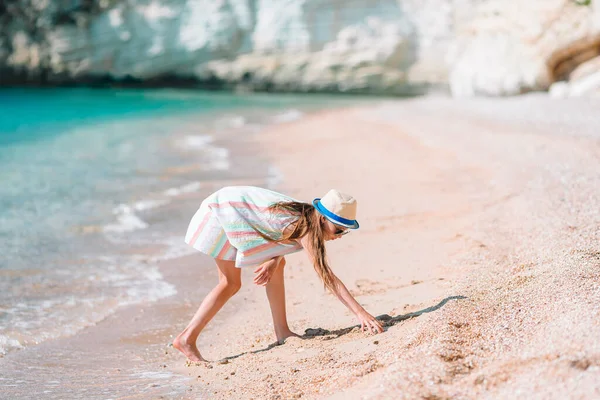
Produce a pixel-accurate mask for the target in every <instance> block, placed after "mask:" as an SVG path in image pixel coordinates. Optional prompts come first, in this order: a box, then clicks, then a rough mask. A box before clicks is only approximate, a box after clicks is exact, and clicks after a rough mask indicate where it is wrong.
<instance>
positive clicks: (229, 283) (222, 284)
mask: <svg viewBox="0 0 600 400" xmlns="http://www.w3.org/2000/svg"><path fill="white" fill-rule="evenodd" d="M215 262H216V263H217V267H218V269H219V283H218V284H217V286H215V288H214V289H213V290H211V291H210V293H209V294H208V295H207V296H206V297H205V298H204V300H202V303H201V304H200V307H199V308H198V311H196V314H194V317H193V318H192V320H191V321H190V323H189V324H188V326H187V327H186V328H185V329H184V330H183V332H181V333H180V334H179V335H178V336H177V338H175V340H174V341H173V347H175V348H176V349H177V350H179V351H181V352H182V353H183V354H184V355H185V356H186V357H187V358H189V359H190V360H191V361H206V360H205V359H204V358H202V355H200V351H199V350H198V347H196V340H197V339H198V335H200V332H202V329H204V327H205V326H206V324H208V322H209V321H210V320H211V319H212V318H213V317H214V316H215V315H216V314H217V312H218V311H219V310H220V309H221V307H223V305H224V304H225V303H226V302H227V300H229V299H230V298H231V296H233V295H234V294H235V293H237V291H238V290H240V287H241V286H242V280H241V271H240V269H239V268H236V266H235V261H225V260H217V259H215Z"/></svg>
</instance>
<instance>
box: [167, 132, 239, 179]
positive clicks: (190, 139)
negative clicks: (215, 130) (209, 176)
mask: <svg viewBox="0 0 600 400" xmlns="http://www.w3.org/2000/svg"><path fill="white" fill-rule="evenodd" d="M213 142H214V138H213V137H212V136H208V135H188V136H185V137H183V138H182V139H180V140H179V141H178V142H177V145H178V146H179V147H180V148H181V149H183V150H185V151H188V152H189V151H194V152H200V153H201V154H202V155H201V158H202V159H203V160H205V161H206V164H205V165H204V168H206V169H209V170H217V171H223V170H228V169H229V167H230V162H229V150H227V149H226V148H223V147H219V146H215V145H213V144H212V143H213Z"/></svg>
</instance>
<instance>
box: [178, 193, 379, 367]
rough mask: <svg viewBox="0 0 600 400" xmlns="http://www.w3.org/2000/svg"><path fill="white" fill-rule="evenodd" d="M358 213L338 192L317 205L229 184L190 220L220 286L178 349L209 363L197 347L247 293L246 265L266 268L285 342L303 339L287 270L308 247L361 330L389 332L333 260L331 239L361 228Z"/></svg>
mask: <svg viewBox="0 0 600 400" xmlns="http://www.w3.org/2000/svg"><path fill="white" fill-rule="evenodd" d="M355 217H356V200H355V199H354V198H353V197H351V196H348V195H346V194H343V193H340V192H338V191H337V190H331V191H329V192H328V193H327V194H326V195H325V196H324V197H323V198H322V199H315V200H314V201H313V203H312V204H309V203H303V202H299V201H296V200H294V199H292V198H291V197H288V196H285V195H283V194H280V193H276V192H273V191H271V190H267V189H262V188H257V187H251V186H235V187H226V188H223V189H220V190H219V191H217V192H215V193H213V194H212V195H210V196H209V197H207V198H206V199H205V200H204V201H203V202H202V204H201V205H200V208H199V209H198V211H197V212H196V214H195V215H194V217H193V218H192V221H191V222H190V225H189V227H188V231H187V234H186V236H185V242H186V243H188V244H189V245H190V246H192V247H194V248H195V249H197V250H199V251H201V252H203V253H206V254H208V255H210V256H212V257H213V258H214V259H215V262H216V264H217V268H218V272H219V283H218V284H217V286H216V287H215V288H214V289H213V290H212V291H211V292H210V293H209V294H208V295H207V296H206V298H205V299H204V300H203V301H202V303H201V304H200V307H199V308H198V311H196V314H195V315H194V317H193V318H192V320H191V321H190V323H189V324H188V326H187V327H186V328H185V329H184V330H183V332H181V333H180V334H179V335H178V336H177V338H176V339H175V340H174V341H173V346H174V347H175V348H176V349H178V350H179V351H181V352H182V353H183V354H185V355H186V356H187V358H188V359H190V360H191V361H206V360H205V359H204V358H203V357H202V355H201V354H200V351H199V350H198V348H197V347H196V340H197V339H198V335H199V334H200V332H201V331H202V329H204V327H205V326H206V324H207V323H208V322H209V321H210V320H211V319H212V318H213V317H214V316H215V314H216V313H217V312H218V311H219V310H220V309H221V307H223V305H224V304H225V303H226V302H227V300H229V299H230V298H231V296H233V295H234V294H235V293H236V292H237V291H238V290H240V287H241V286H242V281H241V270H240V268H243V267H251V266H258V267H257V268H256V269H255V270H254V273H255V274H256V275H255V277H254V283H255V284H257V285H261V286H265V287H266V292H267V298H268V299H269V305H270V306H271V315H272V317H273V326H274V327H275V336H276V337H277V341H278V342H279V343H283V341H284V340H285V339H286V338H288V337H290V336H298V335H296V334H295V333H294V332H292V331H291V330H290V328H289V327H288V323H287V317H286V311H285V287H284V282H283V269H284V266H285V258H284V256H285V255H286V254H290V253H294V252H297V251H300V250H302V249H304V250H306V252H307V254H308V256H309V258H310V259H311V261H312V263H313V265H314V268H315V271H316V272H317V275H319V278H321V280H322V281H323V283H324V285H325V287H327V288H328V289H329V290H331V291H332V292H333V293H334V294H335V295H336V296H337V298H338V299H339V300H340V301H341V302H342V303H343V304H344V305H345V306H346V307H348V308H349V309H350V310H351V311H352V312H353V313H354V314H355V315H356V317H357V318H358V321H359V322H360V324H361V329H363V330H367V331H371V332H373V333H380V332H383V328H382V326H381V324H380V323H379V321H377V320H376V319H375V318H374V317H373V316H372V315H371V314H369V313H368V312H367V311H365V309H364V308H362V306H361V305H360V304H358V302H357V301H356V300H355V299H354V297H352V295H351V294H350V292H348V289H346V286H344V284H343V283H342V282H341V281H340V280H339V279H338V278H337V277H336V276H335V275H334V274H333V272H332V271H331V269H330V268H329V265H328V263H327V256H326V252H325V242H326V241H329V240H335V239H339V238H340V237H342V236H343V235H345V234H346V233H348V232H349V229H357V228H358V222H357V221H356V219H355Z"/></svg>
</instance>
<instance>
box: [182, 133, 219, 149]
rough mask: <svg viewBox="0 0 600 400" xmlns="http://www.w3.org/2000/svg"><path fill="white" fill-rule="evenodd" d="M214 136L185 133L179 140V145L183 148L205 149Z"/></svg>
mask: <svg viewBox="0 0 600 400" xmlns="http://www.w3.org/2000/svg"><path fill="white" fill-rule="evenodd" d="M213 141H214V138H213V137H212V136H210V135H187V136H184V137H183V138H182V139H181V140H179V142H178V144H179V147H181V148H183V149H184V150H199V149H205V148H206V147H207V146H208V145H209V144H210V143H212V142H213Z"/></svg>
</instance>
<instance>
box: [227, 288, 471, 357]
mask: <svg viewBox="0 0 600 400" xmlns="http://www.w3.org/2000/svg"><path fill="white" fill-rule="evenodd" d="M462 299H466V297H465V296H449V297H446V298H445V299H444V300H442V301H440V302H439V303H438V304H436V305H434V306H431V307H427V308H424V309H422V310H419V311H415V312H411V313H408V314H403V315H397V316H395V317H392V316H390V315H388V314H382V315H379V316H377V317H376V318H377V319H378V320H379V321H381V322H382V325H383V326H384V328H386V329H387V328H389V327H390V326H394V325H396V324H397V323H399V322H401V321H405V320H407V319H411V318H415V317H418V316H419V315H422V314H427V313H430V312H434V311H437V310H439V309H440V308H442V307H443V306H444V305H445V304H446V303H447V302H449V301H450V300H462ZM355 329H360V325H353V326H349V327H347V328H342V329H336V330H334V331H330V330H327V329H323V328H309V329H306V330H305V331H304V335H302V336H300V338H301V339H312V338H315V337H318V336H328V340H331V339H337V338H339V337H340V336H344V335H346V334H348V333H350V332H352V331H353V330H355ZM282 344H283V343H279V342H275V343H271V344H270V345H268V346H267V347H265V348H263V349H259V350H253V351H246V352H243V353H240V354H236V355H234V356H229V357H225V358H223V359H221V360H219V361H217V363H219V364H227V363H228V362H229V361H230V360H233V359H236V358H238V357H241V356H243V355H245V354H256V353H262V352H263V351H268V350H271V349H272V348H274V347H277V346H280V345H282Z"/></svg>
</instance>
